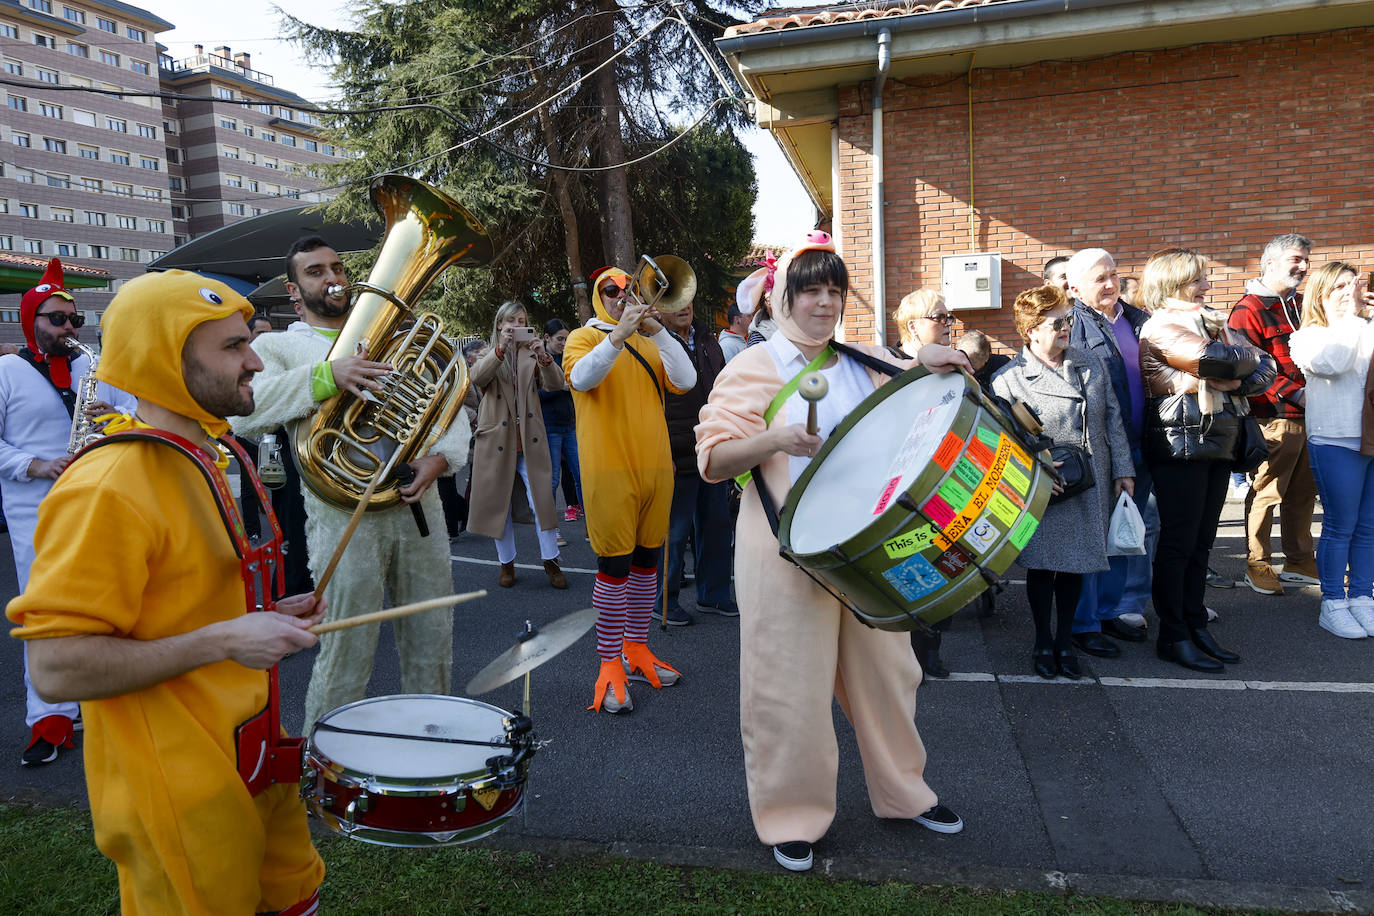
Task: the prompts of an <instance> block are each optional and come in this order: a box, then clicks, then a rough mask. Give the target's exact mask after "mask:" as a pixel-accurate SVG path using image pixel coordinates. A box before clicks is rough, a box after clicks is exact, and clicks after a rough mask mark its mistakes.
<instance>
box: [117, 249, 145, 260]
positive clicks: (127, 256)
mask: <svg viewBox="0 0 1374 916" xmlns="http://www.w3.org/2000/svg"><path fill="white" fill-rule="evenodd" d="M140 257H141V255H140V253H139V250H138V249H137V248H121V249H119V259H120V260H121V261H137V260H139V259H140Z"/></svg>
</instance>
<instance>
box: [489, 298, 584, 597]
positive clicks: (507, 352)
mask: <svg viewBox="0 0 1374 916" xmlns="http://www.w3.org/2000/svg"><path fill="white" fill-rule="evenodd" d="M528 327H529V318H528V316H527V315H526V313H525V307H524V306H523V305H521V304H520V303H519V302H514V301H511V302H506V303H505V304H503V305H502V306H501V308H499V309H497V311H496V320H495V321H494V322H493V327H492V335H491V349H489V350H488V351H487V353H486V355H485V356H483V357H482V358H481V359H479V360H477V362H476V363H474V364H473V367H472V372H471V376H472V384H473V386H474V387H476V388H478V389H480V390H481V392H482V402H481V406H480V407H479V408H478V411H477V432H476V435H475V436H474V438H473V442H474V451H473V461H472V504H471V507H470V509H469V510H468V530H469V531H471V532H473V533H474V534H481V535H485V536H487V537H489V538H494V539H495V540H496V559H497V560H498V561H500V563H501V577H500V579H499V580H498V581H499V582H500V584H501V586H502V587H503V588H510V587H511V586H512V585H514V584H515V518H514V516H513V515H512V502H513V500H514V499H515V498H516V493H517V486H516V478H517V476H518V477H519V479H520V481H521V482H523V484H524V489H525V498H526V499H527V500H528V502H529V505H530V508H531V509H532V510H533V511H534V515H535V524H536V525H537V526H538V530H539V556H540V559H542V560H543V561H544V572H545V573H547V574H548V577H549V582H550V584H552V585H553V587H554V588H567V587H568V580H567V579H566V578H564V576H563V571H562V570H561V569H559V568H558V517H557V516H556V515H555V514H554V502H553V468H552V465H551V463H550V461H549V446H548V441H547V440H546V438H545V434H544V416H543V412H542V411H541V410H540V407H539V393H538V388H539V387H541V386H542V387H543V388H544V389H545V390H546V391H553V390H558V389H561V388H564V387H566V383H565V382H564V380H563V370H562V369H561V368H559V365H558V363H557V362H556V361H555V360H554V359H553V358H552V357H551V356H549V354H548V353H546V352H545V350H544V344H543V341H541V340H540V339H539V337H538V335H534V336H533V337H530V338H529V339H528V340H526V339H523V337H524V334H523V332H520V331H518V330H517V329H518V328H528ZM536 377H537V383H536Z"/></svg>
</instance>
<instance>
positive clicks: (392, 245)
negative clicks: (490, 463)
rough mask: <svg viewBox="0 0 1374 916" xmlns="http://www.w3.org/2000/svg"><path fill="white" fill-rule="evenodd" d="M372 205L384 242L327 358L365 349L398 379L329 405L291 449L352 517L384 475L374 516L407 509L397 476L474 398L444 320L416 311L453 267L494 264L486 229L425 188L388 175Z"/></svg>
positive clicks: (310, 479)
mask: <svg viewBox="0 0 1374 916" xmlns="http://www.w3.org/2000/svg"><path fill="white" fill-rule="evenodd" d="M371 199H372V205H373V207H375V208H376V209H377V211H378V212H379V213H381V215H382V216H383V217H384V218H385V220H386V236H385V238H384V239H383V240H382V246H381V249H380V251H378V253H377V262H376V264H375V265H374V266H373V268H372V273H371V274H370V275H369V276H368V278H367V282H365V283H354V284H351V285H350V286H349V287H348V290H347V291H348V293H349V294H350V296H353V295H356V298H355V299H354V302H353V306H352V309H351V311H350V312H349V314H348V319H347V320H346V321H345V322H344V326H343V327H342V328H341V329H340V330H339V336H338V338H337V339H336V340H335V341H334V345H333V346H332V347H330V349H329V355H328V356H327V357H325V358H326V359H335V358H338V357H343V356H352V355H354V354H355V353H357V352H358V351H359V349H360V348H363V347H365V348H366V349H367V355H368V359H372V360H377V361H378V362H385V363H390V364H391V365H392V367H393V368H392V372H391V373H390V374H389V375H387V376H386V377H385V378H384V379H382V384H383V385H384V390H383V391H381V392H379V393H375V394H373V395H372V396H371V397H369V398H368V399H362V398H358V397H355V396H354V395H352V394H350V393H348V392H346V391H340V392H339V393H338V394H336V395H335V396H334V397H332V398H330V399H329V400H327V401H325V402H324V403H322V404H321V405H320V406H319V408H318V409H317V410H316V411H315V413H313V414H312V415H310V416H309V417H306V418H304V419H302V420H301V421H300V422H299V423H297V424H296V428H295V431H294V433H293V442H292V444H293V446H294V448H295V450H296V456H297V458H298V459H299V460H298V462H297V463H298V464H299V465H300V470H301V477H302V478H303V479H304V480H305V483H306V485H307V486H309V487H310V489H311V491H312V492H313V493H314V494H315V495H316V496H318V497H320V499H322V500H324V501H325V502H327V503H330V504H332V505H334V506H336V507H338V508H340V509H343V510H345V511H352V510H354V509H356V508H357V506H358V502H359V500H360V499H361V497H362V495H363V492H364V490H366V489H367V486H368V484H369V483H370V482H371V480H372V478H373V477H374V476H376V475H378V474H381V475H384V476H383V477H382V481H381V483H380V484H379V485H378V486H377V489H376V490H375V492H374V493H373V495H372V497H371V499H370V500H369V501H368V509H369V510H372V509H384V508H387V507H389V506H393V505H396V504H397V503H399V502H400V492H399V489H400V484H399V482H398V481H397V480H396V479H395V477H394V476H393V475H392V471H393V470H394V469H395V468H396V467H397V466H398V465H400V464H402V463H405V462H409V461H410V460H412V459H413V458H417V457H419V456H421V455H423V454H424V453H425V452H426V451H428V450H429V449H430V448H431V447H432V446H433V445H434V443H435V442H437V441H438V440H439V438H440V437H441V436H442V435H443V434H444V432H445V431H446V430H447V429H448V427H449V424H451V423H452V422H453V420H454V418H455V417H456V416H457V414H458V411H459V409H460V408H462V406H463V398H464V396H465V395H466V394H467V390H468V371H467V363H466V361H465V360H464V359H463V354H462V350H461V349H460V348H459V346H458V345H457V344H456V343H455V342H454V341H453V340H451V339H449V338H448V337H446V336H445V335H444V326H443V322H442V320H441V319H440V318H439V316H438V315H436V314H434V313H433V312H422V313H420V314H417V315H413V316H412V307H413V304H414V303H415V302H416V301H417V300H418V299H419V298H420V295H421V294H422V293H423V292H424V291H425V289H426V288H427V287H428V286H429V284H430V283H431V282H433V280H434V278H435V277H437V276H439V274H440V273H442V272H443V271H444V269H445V268H447V267H448V266H449V265H451V264H458V265H460V266H463V267H477V266H480V265H482V264H485V263H487V262H488V261H490V260H491V240H490V239H489V238H488V237H487V233H486V230H484V229H483V228H482V226H481V224H480V223H478V222H477V220H476V219H474V218H473V216H472V215H471V214H470V213H468V212H467V211H466V210H464V209H463V207H462V206H461V205H459V204H458V202H457V201H455V200H453V199H452V198H450V197H449V196H448V195H446V194H444V193H442V192H440V191H438V190H437V189H435V188H432V187H430V186H429V185H427V184H425V183H424V182H421V181H417V180H416V179H414V178H409V177H407V176H404V175H383V176H381V177H380V178H377V179H376V180H374V181H373V183H372V188H371ZM412 317H413V318H414V321H413V323H412V324H411V325H410V326H409V327H408V328H405V327H403V325H404V324H405V323H406V321H407V320H408V319H411V318H412ZM388 478H390V479H388Z"/></svg>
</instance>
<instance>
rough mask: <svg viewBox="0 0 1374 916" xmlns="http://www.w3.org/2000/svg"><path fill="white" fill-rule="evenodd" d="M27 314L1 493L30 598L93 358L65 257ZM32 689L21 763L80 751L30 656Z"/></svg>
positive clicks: (1, 422)
mask: <svg viewBox="0 0 1374 916" xmlns="http://www.w3.org/2000/svg"><path fill="white" fill-rule="evenodd" d="M19 316H20V324H21V326H22V327H23V329H24V339H25V341H27V344H28V346H26V347H25V348H24V349H22V350H20V351H19V353H18V354H13V355H5V356H0V494H3V497H4V503H5V516H6V519H7V520H8V523H9V528H10V546H11V548H12V549H13V551H14V567H15V572H16V573H17V574H18V579H19V590H20V591H21V592H22V591H23V590H24V589H25V588H26V587H27V585H28V579H29V567H30V566H31V565H32V563H33V535H34V526H35V525H36V524H37V519H38V504H39V502H41V501H42V499H43V498H44V497H45V496H46V495H47V493H48V490H49V489H50V488H51V487H52V484H53V481H54V480H56V479H57V477H58V475H60V474H61V473H62V471H63V470H64V469H65V468H66V466H67V462H68V461H70V460H71V456H70V455H68V454H67V444H68V440H69V439H70V437H71V431H72V411H73V410H74V408H75V404H76V390H75V389H76V386H75V384H74V381H76V380H79V379H80V378H81V377H82V376H83V375H85V374H86V371H87V370H88V369H89V367H90V360H89V359H88V358H87V357H86V356H85V355H83V354H82V353H81V352H80V351H79V350H77V349H76V346H75V343H76V340H77V329H78V328H80V327H81V325H82V324H83V323H84V321H85V316H83V315H82V314H81V313H80V312H78V311H77V310H76V303H75V300H74V298H73V297H72V294H71V293H69V292H68V291H67V290H66V288H65V286H64V279H63V273H62V262H61V261H59V260H58V259H57V258H53V259H52V261H50V262H49V263H48V267H47V270H45V271H44V272H43V276H42V278H41V280H40V281H39V283H38V285H37V286H35V287H34V288H33V289H31V290H29V291H28V292H26V293H24V295H23V298H22V299H21V300H20V305H19ZM105 399H106V400H110V401H120V402H121V404H124V405H125V406H130V407H131V406H132V399H128V398H127V397H125V398H124V399H120V398H118V397H116V396H115V395H113V394H109V393H107V394H106V395H105ZM104 406H106V407H108V405H104ZM24 687H25V690H26V694H27V697H26V699H27V702H26V710H25V724H26V725H27V726H28V728H29V732H30V734H29V743H28V746H27V747H25V748H24V752H23V755H22V756H21V763H22V764H23V765H25V766H36V765H41V764H45V763H51V762H52V761H54V760H56V759H57V754H58V749H59V748H63V747H67V748H70V747H73V746H74V744H73V742H72V732H73V729H74V727H75V726H74V722H75V721H76V720H78V718H79V707H78V706H77V704H76V703H49V702H47V701H46V700H44V699H43V698H42V697H40V696H39V695H38V694H37V693H35V692H34V689H33V685H32V684H31V683H30V682H29V673H28V653H27V652H25V654H24Z"/></svg>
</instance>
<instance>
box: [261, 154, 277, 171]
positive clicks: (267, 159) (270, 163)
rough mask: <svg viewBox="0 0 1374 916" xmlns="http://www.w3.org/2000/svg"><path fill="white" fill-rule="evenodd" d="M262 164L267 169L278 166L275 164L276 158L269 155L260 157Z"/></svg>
mask: <svg viewBox="0 0 1374 916" xmlns="http://www.w3.org/2000/svg"><path fill="white" fill-rule="evenodd" d="M262 164H263V165H264V166H265V167H267V168H269V169H275V168H279V166H278V165H277V160H276V159H274V158H273V157H271V156H264V157H262Z"/></svg>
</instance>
